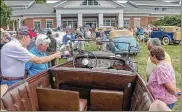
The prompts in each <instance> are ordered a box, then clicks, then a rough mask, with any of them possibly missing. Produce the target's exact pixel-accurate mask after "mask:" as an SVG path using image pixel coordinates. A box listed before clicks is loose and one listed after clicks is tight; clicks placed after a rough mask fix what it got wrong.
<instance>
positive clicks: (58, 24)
mask: <svg viewBox="0 0 182 112" xmlns="http://www.w3.org/2000/svg"><path fill="white" fill-rule="evenodd" d="M56 20H57V27H58V26H61V25H62V24H61V14H59V13H56Z"/></svg>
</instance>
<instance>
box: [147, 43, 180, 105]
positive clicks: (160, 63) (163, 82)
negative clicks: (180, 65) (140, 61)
mask: <svg viewBox="0 0 182 112" xmlns="http://www.w3.org/2000/svg"><path fill="white" fill-rule="evenodd" d="M150 60H151V62H153V63H154V64H156V67H155V69H154V70H153V71H152V74H151V76H150V77H149V81H148V88H149V90H150V92H151V93H152V94H153V96H154V98H155V99H158V100H161V101H163V102H164V103H166V104H167V106H168V107H169V108H170V109H173V107H174V105H175V103H176V101H177V97H178V89H177V88H176V78H175V72H174V69H173V67H172V66H171V64H169V63H168V62H167V61H166V60H165V52H164V50H163V49H162V48H161V47H160V46H155V47H152V48H151V49H150Z"/></svg>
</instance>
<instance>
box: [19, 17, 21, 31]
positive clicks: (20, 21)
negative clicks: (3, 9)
mask: <svg viewBox="0 0 182 112" xmlns="http://www.w3.org/2000/svg"><path fill="white" fill-rule="evenodd" d="M20 27H21V19H18V29H19V28H20Z"/></svg>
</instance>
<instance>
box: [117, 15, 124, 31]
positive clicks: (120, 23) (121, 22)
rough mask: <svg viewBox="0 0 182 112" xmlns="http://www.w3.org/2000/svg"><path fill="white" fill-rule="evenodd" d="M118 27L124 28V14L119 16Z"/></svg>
mask: <svg viewBox="0 0 182 112" xmlns="http://www.w3.org/2000/svg"><path fill="white" fill-rule="evenodd" d="M118 27H119V28H121V27H123V13H119V14H118Z"/></svg>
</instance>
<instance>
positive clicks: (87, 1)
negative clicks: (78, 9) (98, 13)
mask: <svg viewBox="0 0 182 112" xmlns="http://www.w3.org/2000/svg"><path fill="white" fill-rule="evenodd" d="M82 5H100V4H99V3H98V2H97V1H96V0H85V1H83V2H82Z"/></svg>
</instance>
